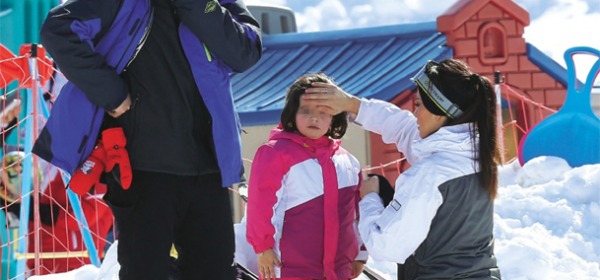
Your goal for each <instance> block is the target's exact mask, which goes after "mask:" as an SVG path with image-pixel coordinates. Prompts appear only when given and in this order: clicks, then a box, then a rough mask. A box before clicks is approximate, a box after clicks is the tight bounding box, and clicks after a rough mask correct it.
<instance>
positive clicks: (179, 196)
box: [104, 171, 235, 280]
mask: <svg viewBox="0 0 600 280" xmlns="http://www.w3.org/2000/svg"><path fill="white" fill-rule="evenodd" d="M106 177H108V178H107V185H108V191H107V193H106V195H105V197H104V198H105V200H106V201H107V202H108V203H109V205H110V207H111V209H112V210H113V214H114V216H115V219H116V223H117V231H118V233H117V234H118V235H117V240H118V242H119V244H118V248H117V252H118V261H119V264H120V265H121V270H120V271H119V279H121V280H166V279H169V275H170V274H172V273H170V272H169V265H170V262H172V260H171V258H170V256H169V252H170V250H171V246H172V244H175V246H176V247H177V250H178V260H177V267H178V268H179V276H180V279H181V280H192V279H193V280H198V279H218V280H221V279H222V280H229V279H235V267H234V266H233V265H234V264H233V262H234V261H233V257H234V247H235V243H234V233H233V221H232V217H231V215H232V214H231V206H230V200H229V193H228V190H227V188H223V187H221V179H220V175H219V174H210V175H204V176H177V175H171V174H165V173H155V172H142V171H134V172H133V182H132V184H131V187H130V188H129V190H123V189H121V187H120V185H119V184H118V182H116V180H114V179H112V178H111V177H112V176H110V175H109V176H106Z"/></svg>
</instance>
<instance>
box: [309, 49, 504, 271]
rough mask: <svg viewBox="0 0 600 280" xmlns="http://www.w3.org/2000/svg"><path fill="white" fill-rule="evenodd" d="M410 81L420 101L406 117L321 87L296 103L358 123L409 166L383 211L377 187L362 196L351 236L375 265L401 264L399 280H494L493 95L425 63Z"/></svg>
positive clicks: (450, 67)
mask: <svg viewBox="0 0 600 280" xmlns="http://www.w3.org/2000/svg"><path fill="white" fill-rule="evenodd" d="M413 81H414V82H415V84H416V85H417V88H418V92H419V94H418V95H417V97H416V98H415V107H416V108H415V111H414V113H411V112H409V111H406V110H401V109H400V108H398V107H397V106H395V105H394V104H390V103H388V102H384V101H380V100H366V99H358V98H356V97H354V96H351V95H349V94H347V93H345V92H344V91H342V90H341V89H339V88H337V87H335V86H332V85H329V84H313V86H314V87H313V88H311V89H307V92H312V94H305V95H304V97H303V98H306V99H305V100H304V101H305V102H306V103H308V104H311V105H313V106H319V108H322V110H325V111H327V112H330V113H337V112H340V111H345V112H350V113H356V114H358V115H357V116H356V119H355V120H356V122H357V123H360V124H361V125H362V127H363V128H364V129H367V130H369V131H373V132H375V133H378V134H381V135H382V138H383V140H384V142H386V143H394V144H396V146H397V147H398V150H399V151H401V152H403V153H404V155H405V156H406V158H407V159H408V161H409V163H410V164H411V167H410V168H409V169H408V170H406V171H405V172H404V173H402V174H401V175H400V176H399V177H398V179H397V180H396V189H395V193H394V198H393V200H392V201H391V202H390V204H389V205H388V206H387V207H385V208H384V206H383V205H382V203H381V200H380V199H379V196H377V192H378V191H379V190H378V184H377V179H373V178H371V179H369V180H368V181H366V182H365V183H364V184H363V186H362V187H361V190H360V195H361V197H362V200H361V201H360V204H359V207H360V223H359V229H360V233H361V235H362V238H363V240H364V241H365V245H366V247H367V249H368V250H369V254H370V255H372V256H373V258H374V259H381V260H387V261H393V262H396V263H399V264H400V265H399V266H398V279H467V278H468V279H500V271H499V269H498V266H497V264H496V258H495V257H494V238H493V225H494V223H493V215H494V207H493V205H494V204H493V201H494V197H495V196H496V192H497V185H498V184H497V182H498V171H497V162H498V161H497V160H498V148H497V143H496V141H497V138H496V121H495V116H496V98H495V94H494V91H493V89H492V86H491V84H490V82H489V80H488V79H487V78H486V77H483V76H480V75H478V74H476V73H473V72H472V71H471V70H470V69H469V67H468V66H467V65H466V64H465V63H463V62H461V61H460V60H455V59H448V60H444V61H442V62H440V63H437V62H433V61H430V62H428V63H427V64H426V65H425V66H424V67H423V68H422V70H421V71H419V72H418V73H417V75H416V76H415V77H414V78H413ZM326 92H327V94H324V93H326ZM306 103H305V104H306Z"/></svg>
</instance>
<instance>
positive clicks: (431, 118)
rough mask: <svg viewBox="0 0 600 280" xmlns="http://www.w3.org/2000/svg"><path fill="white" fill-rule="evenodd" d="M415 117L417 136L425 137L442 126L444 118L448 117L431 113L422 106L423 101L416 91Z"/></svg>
mask: <svg viewBox="0 0 600 280" xmlns="http://www.w3.org/2000/svg"><path fill="white" fill-rule="evenodd" d="M414 114H415V117H417V125H418V126H419V136H421V138H426V137H427V136H429V135H431V134H433V133H434V132H436V131H437V130H438V129H440V127H442V126H443V125H444V124H445V123H446V120H447V119H448V118H447V117H445V116H438V115H435V114H432V113H431V112H429V110H427V108H425V106H423V101H422V100H421V96H419V94H418V93H417V96H416V97H415V112H414Z"/></svg>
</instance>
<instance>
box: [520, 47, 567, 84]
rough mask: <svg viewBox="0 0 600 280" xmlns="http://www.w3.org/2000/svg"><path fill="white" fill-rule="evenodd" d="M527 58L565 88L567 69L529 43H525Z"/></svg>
mask: <svg viewBox="0 0 600 280" xmlns="http://www.w3.org/2000/svg"><path fill="white" fill-rule="evenodd" d="M527 57H528V58H529V60H530V61H531V62H532V63H533V64H535V65H536V66H537V67H539V68H540V69H541V70H542V71H544V72H545V73H546V74H548V75H550V77H552V78H554V80H556V81H558V82H559V83H561V84H563V85H564V86H565V87H567V69H565V68H564V67H563V66H561V65H560V64H558V62H556V61H554V59H552V58H551V57H549V56H547V55H546V54H544V53H543V52H542V51H540V50H539V49H538V48H536V47H535V46H534V45H532V44H529V43H527Z"/></svg>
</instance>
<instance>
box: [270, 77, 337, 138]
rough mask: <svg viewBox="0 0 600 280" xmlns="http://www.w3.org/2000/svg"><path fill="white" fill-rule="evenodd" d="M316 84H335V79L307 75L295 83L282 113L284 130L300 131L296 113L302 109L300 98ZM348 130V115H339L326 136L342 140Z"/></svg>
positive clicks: (334, 118) (333, 119)
mask: <svg viewBox="0 0 600 280" xmlns="http://www.w3.org/2000/svg"><path fill="white" fill-rule="evenodd" d="M314 82H322V83H329V84H334V83H333V79H331V78H330V77H327V76H326V75H325V74H323V73H316V74H306V75H303V76H301V77H300V78H298V79H297V80H296V81H294V83H293V84H292V86H290V88H289V89H288V92H287V95H286V98H285V105H284V107H283V111H282V112H281V125H282V126H283V130H285V131H289V132H297V131H298V128H297V127H296V113H297V112H298V107H300V96H302V95H303V94H305V93H304V91H305V90H306V89H308V88H310V87H312V83H314ZM347 128H348V116H347V113H346V112H343V113H339V114H337V115H335V116H333V118H332V120H331V126H330V127H329V130H328V131H327V133H326V134H325V135H326V136H329V137H331V138H333V139H340V138H342V137H343V136H344V134H346V129H347Z"/></svg>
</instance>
